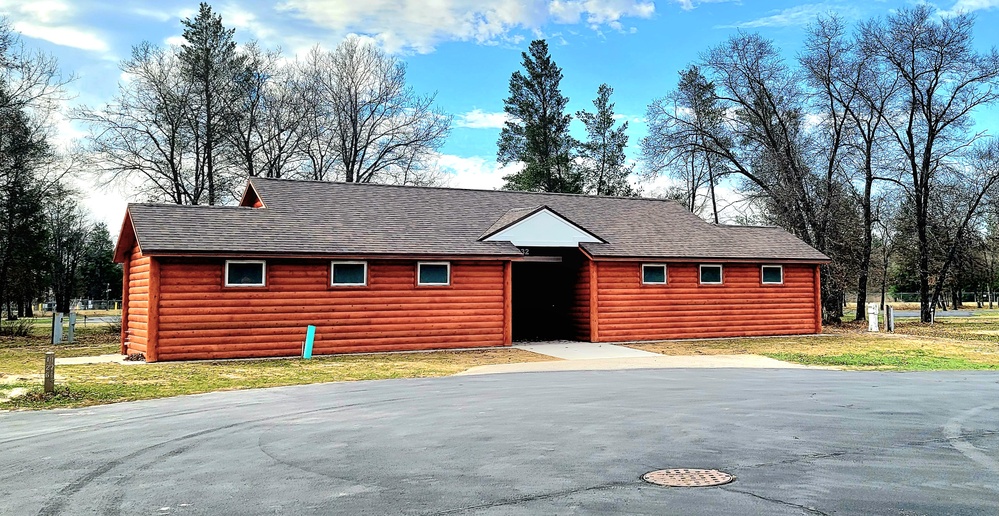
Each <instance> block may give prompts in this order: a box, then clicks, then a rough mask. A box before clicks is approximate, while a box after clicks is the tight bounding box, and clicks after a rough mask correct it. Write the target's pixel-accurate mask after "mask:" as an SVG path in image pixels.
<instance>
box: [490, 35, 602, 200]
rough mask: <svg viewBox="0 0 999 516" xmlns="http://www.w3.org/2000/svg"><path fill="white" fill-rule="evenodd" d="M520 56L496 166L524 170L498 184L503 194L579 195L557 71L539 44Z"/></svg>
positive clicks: (578, 176) (545, 48)
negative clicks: (514, 165) (517, 165)
mask: <svg viewBox="0 0 999 516" xmlns="http://www.w3.org/2000/svg"><path fill="white" fill-rule="evenodd" d="M521 55H522V56H523V63H522V64H523V67H524V72H525V73H521V72H520V71H519V70H518V71H516V72H513V75H512V76H510V96H509V97H508V98H507V99H506V100H505V101H504V102H505V106H504V108H503V110H504V111H506V113H507V115H509V120H507V122H506V124H505V127H503V131H502V132H501V133H500V138H499V142H498V143H499V149H498V150H497V152H496V160H497V161H498V162H500V163H501V164H503V165H509V164H511V163H523V164H524V168H523V169H522V170H521V171H519V172H517V173H514V174H510V175H508V176H506V177H504V178H503V179H504V180H505V181H506V185H504V188H507V189H510V190H526V191H536V192H568V193H581V192H582V191H583V181H582V176H581V174H580V173H579V171H578V170H576V168H575V167H574V166H573V163H572V151H573V144H574V140H573V138H572V137H571V136H569V122H570V121H571V120H572V115H570V114H568V113H566V112H565V106H566V104H567V103H568V102H569V99H568V98H567V97H565V96H563V95H562V92H561V90H560V89H559V82H560V81H561V80H562V69H561V68H559V67H558V66H557V65H556V64H555V62H554V61H552V58H551V55H549V53H548V44H547V43H545V40H543V39H537V40H534V41H532V42H531V46H530V48H529V49H528V52H524V53H522V54H521Z"/></svg>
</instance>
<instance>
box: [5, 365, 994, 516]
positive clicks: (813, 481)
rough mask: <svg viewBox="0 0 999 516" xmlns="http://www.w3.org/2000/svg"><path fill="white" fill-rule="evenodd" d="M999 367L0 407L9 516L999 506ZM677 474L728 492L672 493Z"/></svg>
mask: <svg viewBox="0 0 999 516" xmlns="http://www.w3.org/2000/svg"><path fill="white" fill-rule="evenodd" d="M997 432H999V375H997V374H993V373H961V372H958V373H926V374H924V373H908V374H900V373H873V372H848V371H816V370H797V369H784V370H764V369H753V370H746V369H743V370H737V369H697V370H683V369H668V370H623V371H577V372H558V373H521V374H503V375H485V376H466V377H450V378H439V379H419V380H394V381H381V382H357V383H340V384H326V385H313V386H302V387H288V388H277V389H266V390H254V391H239V392H227V393H215V394H209V395H202V396H188V397H181V398H173V399H164V400H153V401H147V402H138V403H129V404H119V405H112V406H104V407H96V408H91V409H83V410H61V411H55V412H31V413H5V414H0V514H18V515H21V514H276V513H280V514H400V513H402V514H466V513H468V514H556V513H557V514H607V513H627V514H905V515H913V514H997V513H999V483H997V481H996V475H997V473H999V462H997V461H999V433H997ZM667 467H703V468H719V469H722V470H725V471H728V472H730V473H733V474H735V475H736V476H737V480H736V481H735V482H734V483H732V484H729V485H727V486H723V487H716V488H697V489H680V488H672V489H668V488H660V487H654V486H651V485H648V484H644V483H643V482H641V481H640V480H639V477H640V476H641V475H642V474H643V473H645V472H647V471H650V470H653V469H659V468H667Z"/></svg>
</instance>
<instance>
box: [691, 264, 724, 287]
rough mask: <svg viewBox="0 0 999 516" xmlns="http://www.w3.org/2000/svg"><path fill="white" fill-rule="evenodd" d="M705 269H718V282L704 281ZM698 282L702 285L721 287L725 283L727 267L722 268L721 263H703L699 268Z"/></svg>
mask: <svg viewBox="0 0 999 516" xmlns="http://www.w3.org/2000/svg"><path fill="white" fill-rule="evenodd" d="M705 267H718V281H702V280H703V279H704V268H705ZM697 281H698V282H699V283H700V284H701V285H721V284H722V283H724V282H725V267H722V265H721V264H720V263H702V264H701V266H700V267H698V268H697Z"/></svg>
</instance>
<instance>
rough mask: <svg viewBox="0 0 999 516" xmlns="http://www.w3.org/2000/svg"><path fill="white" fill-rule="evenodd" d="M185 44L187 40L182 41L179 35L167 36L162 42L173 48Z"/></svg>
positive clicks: (182, 37) (182, 38)
mask: <svg viewBox="0 0 999 516" xmlns="http://www.w3.org/2000/svg"><path fill="white" fill-rule="evenodd" d="M186 42H187V40H186V39H184V36H182V35H180V34H174V35H173V36H169V37H167V38H166V39H164V40H163V43H166V44H167V45H170V46H175V47H179V46H181V45H183V44H184V43H186Z"/></svg>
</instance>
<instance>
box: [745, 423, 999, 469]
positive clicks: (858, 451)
mask: <svg viewBox="0 0 999 516" xmlns="http://www.w3.org/2000/svg"><path fill="white" fill-rule="evenodd" d="M994 435H999V430H981V431H978V432H966V433H962V434H961V435H960V436H957V437H955V436H951V437H934V438H931V439H920V440H918V441H905V442H901V443H895V444H892V445H889V446H868V447H864V448H855V449H850V450H838V451H831V452H825V453H811V454H807V455H799V456H797V457H790V458H787V459H782V460H777V461H771V462H760V463H757V464H750V465H747V466H739V467H737V468H734V470H735V471H738V470H743V469H754V468H765V467H768V466H781V465H786V464H797V463H799V462H811V461H814V460H819V459H830V458H835V457H842V456H844V455H864V454H868V453H871V452H874V451H879V450H898V449H902V448H910V447H916V446H926V445H928V444H950V443H952V442H953V440H954V439H957V438H960V439H966V438H981V437H991V436H994Z"/></svg>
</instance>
